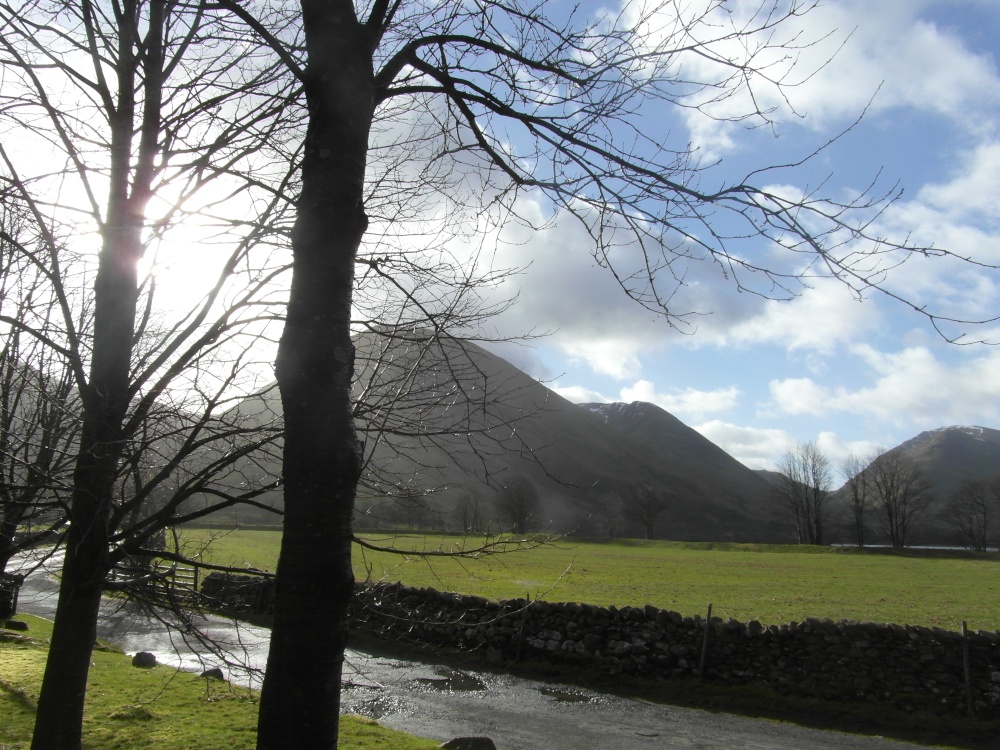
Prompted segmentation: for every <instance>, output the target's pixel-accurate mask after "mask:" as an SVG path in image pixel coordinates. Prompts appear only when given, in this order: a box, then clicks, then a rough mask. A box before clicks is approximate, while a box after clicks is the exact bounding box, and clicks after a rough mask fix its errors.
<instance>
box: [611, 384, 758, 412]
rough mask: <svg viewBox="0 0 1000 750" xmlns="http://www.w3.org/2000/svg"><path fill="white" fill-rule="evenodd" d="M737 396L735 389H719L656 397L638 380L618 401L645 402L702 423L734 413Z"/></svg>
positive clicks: (688, 390)
mask: <svg viewBox="0 0 1000 750" xmlns="http://www.w3.org/2000/svg"><path fill="white" fill-rule="evenodd" d="M740 393H741V392H740V389H739V388H737V387H736V386H729V387H728V388H718V389H716V390H714V391H699V390H696V389H694V388H685V389H683V390H680V389H673V391H672V392H671V393H659V392H657V390H656V386H655V385H654V384H653V383H651V382H650V381H648V380H639V381H636V383H635V385H633V386H631V387H628V388H622V390H621V397H622V398H621V400H622V401H624V402H626V403H629V402H632V401H648V402H649V403H652V404H656V405H657V406H659V407H660V408H661V409H665V410H666V411H668V412H670V413H671V414H673V415H674V416H677V417H681V418H685V417H686V418H690V419H696V420H697V419H703V418H704V416H705V415H706V414H714V413H717V412H723V411H729V410H731V409H733V408H734V407H735V406H736V405H737V403H738V401H739V397H740Z"/></svg>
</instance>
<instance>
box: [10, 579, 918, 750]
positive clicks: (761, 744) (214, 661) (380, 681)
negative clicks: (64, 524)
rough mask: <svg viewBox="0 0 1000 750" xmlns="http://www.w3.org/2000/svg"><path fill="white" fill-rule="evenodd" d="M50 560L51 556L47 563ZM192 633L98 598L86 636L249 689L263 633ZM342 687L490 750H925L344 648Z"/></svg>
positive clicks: (25, 594)
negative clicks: (93, 632)
mask: <svg viewBox="0 0 1000 750" xmlns="http://www.w3.org/2000/svg"><path fill="white" fill-rule="evenodd" d="M21 562H22V564H25V565H26V564H27V563H26V561H24V560H22V561H21ZM59 564H60V561H57V560H52V561H50V562H49V563H48V567H49V569H50V570H51V569H53V566H57V565H59ZM11 569H16V563H15V564H14V565H12V566H11ZM57 592H58V585H57V583H56V582H55V580H54V579H53V577H52V576H51V575H49V574H48V573H47V572H46V571H45V570H44V569H39V570H36V571H35V572H33V573H32V574H31V575H29V576H28V578H27V579H26V581H25V583H24V586H23V587H22V588H21V593H20V596H19V601H18V611H19V612H24V613H28V614H33V615H38V616H41V617H47V618H50V619H51V617H52V615H53V613H54V611H55V602H56V595H57ZM201 630H202V631H203V633H204V634H205V635H207V636H209V637H210V638H212V639H213V640H214V641H215V642H216V643H217V644H220V645H221V646H222V652H223V653H222V655H216V654H214V653H212V652H211V651H210V650H209V649H208V648H207V647H206V646H205V645H203V644H202V643H199V642H198V641H196V640H193V639H190V638H187V639H185V638H184V637H182V636H180V635H179V634H177V633H176V632H171V631H169V630H168V629H167V628H166V627H165V626H164V625H163V624H162V623H160V622H158V621H156V620H151V619H150V618H148V617H147V616H145V615H144V614H142V613H141V612H140V611H139V610H138V609H137V608H135V607H133V606H131V605H128V604H125V605H123V604H121V603H118V602H114V601H111V600H105V602H104V604H103V605H102V610H101V617H100V622H99V627H98V634H99V637H100V638H102V639H104V640H107V641H109V642H111V643H114V644H115V645H117V646H118V647H120V648H121V649H122V650H124V651H125V652H126V653H129V654H134V653H136V652H137V651H149V652H152V653H153V654H155V655H156V658H157V661H158V662H160V663H163V664H170V665H174V666H176V667H179V668H181V669H184V670H187V671H196V672H201V671H204V670H205V669H209V668H212V667H221V668H222V669H223V671H224V673H226V675H227V678H228V679H229V681H230V682H232V683H236V684H240V685H245V686H251V687H259V686H260V675H261V673H262V670H263V667H264V664H265V662H266V659H267V644H268V636H269V631H268V630H267V629H266V628H261V627H257V626H253V625H247V624H245V623H240V622H238V621H233V620H229V619H226V618H222V617H216V616H209V617H207V618H206V619H205V620H204V621H203V622H202V627H201ZM343 679H344V683H343V698H342V710H343V711H344V712H345V713H354V714H361V715H364V716H369V717H371V718H373V719H376V720H378V722H379V723H381V724H383V725H385V726H388V727H392V728H394V729H400V730H403V731H406V732H409V733H411V734H416V735H420V736H423V737H429V738H433V739H437V740H440V741H446V740H449V739H451V738H453V737H460V736H487V737H490V738H492V739H493V741H494V742H495V743H496V746H497V748H498V750H515V749H516V750H553V749H558V748H567V750H634V749H642V748H711V749H718V750H730V749H732V748H746V749H747V750H826V749H832V748H844V749H845V750H855V749H856V750H908V749H909V750H917V749H918V748H925V750H930V749H929V748H926V746H923V745H913V744H906V743H900V742H895V741H891V740H886V739H883V738H881V737H865V736H858V735H848V734H840V733H837V732H829V731H822V730H814V729H806V728H803V727H799V726H796V725H793V724H784V723H779V722H774V721H767V720H759V719H748V718H744V717H740V716H732V715H729V714H722V713H713V712H709V711H703V710H698V709H689V708H681V707H676V706H668V705H662V704H656V703H651V702H647V701H643V700H636V699H629V698H621V697H618V696H614V695H609V694H608V695H606V694H602V693H600V692H595V691H593V690H585V689H582V688H575V687H567V686H561V685H555V684H551V683H544V682H538V681H535V680H529V679H523V678H520V677H514V676H512V675H505V674H499V675H498V674H492V673H486V672H483V673H480V672H476V671H468V670H458V669H454V668H451V667H448V666H445V665H444V664H434V663H428V662H423V661H415V660H409V659H401V658H397V657H388V656H382V655H376V654H371V653H365V652H364V651H357V650H353V649H352V650H349V651H348V652H347V654H346V665H345V669H344V678H343Z"/></svg>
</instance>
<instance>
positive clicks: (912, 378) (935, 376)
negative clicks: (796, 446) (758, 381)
mask: <svg viewBox="0 0 1000 750" xmlns="http://www.w3.org/2000/svg"><path fill="white" fill-rule="evenodd" d="M853 353H854V354H855V356H856V357H857V358H858V359H860V360H861V363H863V364H864V365H866V366H867V368H868V369H869V370H870V372H871V373H872V374H873V375H874V376H875V380H874V382H873V383H872V385H870V386H867V387H863V388H857V389H850V388H847V387H844V386H829V385H824V384H821V383H817V382H815V381H813V380H812V379H810V378H786V379H780V380H772V381H771V384H770V392H771V406H772V407H773V408H775V409H777V410H778V411H779V412H781V413H784V414H790V415H797V414H809V415H815V416H827V415H833V414H837V413H846V414H854V415H858V416H860V417H863V418H866V419H871V420H879V421H881V422H883V423H888V424H897V425H898V424H906V425H915V426H916V427H918V428H921V429H923V428H931V427H944V426H947V425H950V424H963V423H973V424H995V423H996V422H997V421H998V420H1000V377H997V373H1000V352H998V351H990V352H988V353H987V354H985V355H982V356H978V357H968V358H966V359H963V360H961V362H960V364H958V365H949V364H947V363H945V362H942V361H940V360H939V359H938V358H937V357H935V355H934V354H933V353H932V352H931V350H929V349H928V348H926V347H911V348H908V349H904V350H902V351H900V352H896V353H892V354H886V353H883V352H879V351H876V350H875V349H874V348H872V347H870V346H867V345H859V346H857V347H855V348H854V350H853Z"/></svg>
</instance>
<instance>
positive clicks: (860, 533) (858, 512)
mask: <svg viewBox="0 0 1000 750" xmlns="http://www.w3.org/2000/svg"><path fill="white" fill-rule="evenodd" d="M865 465H866V464H865V461H864V460H863V459H862V458H861V457H860V456H857V455H856V454H854V453H852V454H850V455H849V456H848V457H847V458H846V459H844V462H843V463H842V464H841V466H840V473H841V476H843V477H844V483H845V486H846V487H847V497H846V499H845V502H846V503H847V506H848V508H849V509H850V511H851V517H852V519H853V520H854V533H855V539H856V540H857V543H858V546H859V547H864V546H865V515H866V511H867V510H868V506H869V496H868V483H867V482H866V481H865V477H864V473H863V472H864V470H865Z"/></svg>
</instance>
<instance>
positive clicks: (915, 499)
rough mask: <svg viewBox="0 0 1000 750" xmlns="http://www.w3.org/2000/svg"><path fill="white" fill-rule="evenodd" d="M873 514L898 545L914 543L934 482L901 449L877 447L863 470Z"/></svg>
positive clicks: (896, 545)
mask: <svg viewBox="0 0 1000 750" xmlns="http://www.w3.org/2000/svg"><path fill="white" fill-rule="evenodd" d="M864 479H865V482H866V483H867V484H868V494H869V498H870V499H871V507H872V514H873V515H874V516H875V520H876V521H877V522H878V526H879V529H880V530H881V531H882V534H883V535H884V536H885V538H886V539H887V540H888V542H889V544H890V545H892V546H893V547H896V548H902V547H905V546H907V545H908V544H912V543H913V536H914V533H915V531H916V528H917V524H918V522H919V520H920V518H921V517H922V516H923V514H924V512H925V511H926V510H927V506H928V504H929V503H930V497H931V494H930V493H931V483H930V481H929V480H928V479H927V477H926V475H925V474H924V472H923V470H922V469H921V468H920V467H919V466H918V465H917V464H916V463H915V462H914V461H913V460H912V459H910V458H908V457H907V456H906V455H905V454H903V453H901V452H899V451H888V452H887V451H885V450H884V449H881V448H879V449H876V450H875V451H874V452H873V454H872V458H871V460H870V461H869V462H868V467H867V468H866V469H865V471H864Z"/></svg>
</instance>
